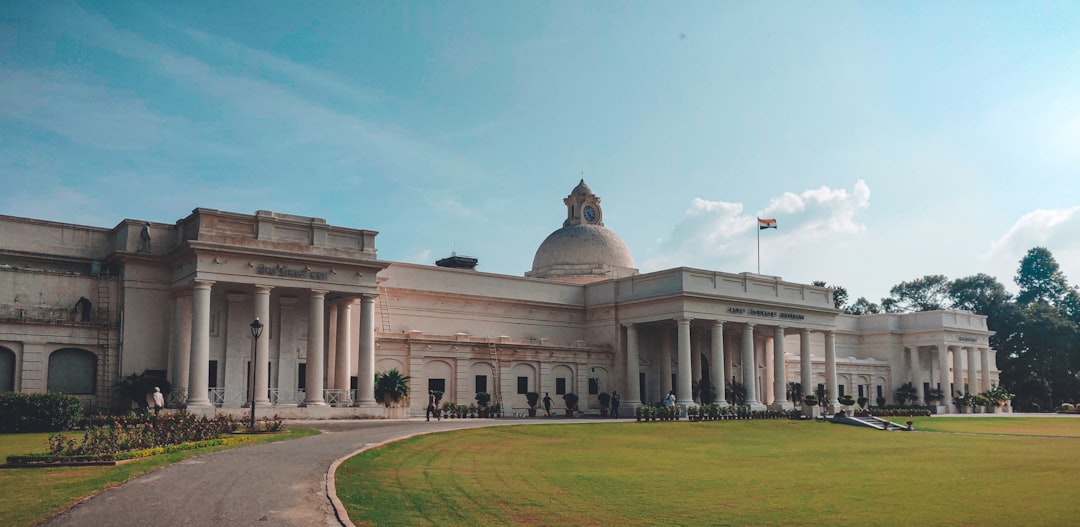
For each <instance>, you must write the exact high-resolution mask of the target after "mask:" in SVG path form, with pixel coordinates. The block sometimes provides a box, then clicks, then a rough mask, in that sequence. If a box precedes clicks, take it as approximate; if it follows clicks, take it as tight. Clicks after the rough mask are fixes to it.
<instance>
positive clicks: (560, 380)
mask: <svg viewBox="0 0 1080 527" xmlns="http://www.w3.org/2000/svg"><path fill="white" fill-rule="evenodd" d="M555 395H566V377H557V378H556V379H555Z"/></svg>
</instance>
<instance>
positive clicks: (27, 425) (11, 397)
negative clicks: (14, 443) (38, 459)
mask: <svg viewBox="0 0 1080 527" xmlns="http://www.w3.org/2000/svg"><path fill="white" fill-rule="evenodd" d="M81 415H82V401H80V400H79V398H78V397H73V396H71V395H64V394H62V393H32V394H28V393H16V392H6V393H0V433H4V434H10V433H14V432H59V431H61V430H70V429H72V428H74V427H75V425H77V424H79V419H80V417H81Z"/></svg>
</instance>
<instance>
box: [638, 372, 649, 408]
mask: <svg viewBox="0 0 1080 527" xmlns="http://www.w3.org/2000/svg"><path fill="white" fill-rule="evenodd" d="M648 380H649V378H648V377H647V376H646V375H645V372H643V371H640V372H638V400H639V401H642V402H644V401H648V400H649V398H648V397H646V396H645V394H646V393H649V392H648V387H649V385H648V383H647V381H648Z"/></svg>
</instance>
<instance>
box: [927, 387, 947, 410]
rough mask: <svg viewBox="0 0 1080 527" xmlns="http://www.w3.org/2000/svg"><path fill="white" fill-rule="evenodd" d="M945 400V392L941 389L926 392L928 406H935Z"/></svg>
mask: <svg viewBox="0 0 1080 527" xmlns="http://www.w3.org/2000/svg"><path fill="white" fill-rule="evenodd" d="M944 398H945V392H943V391H941V388H930V389H929V390H926V404H928V405H931V406H934V405H936V404H938V403H939V402H941V400H942V399H944Z"/></svg>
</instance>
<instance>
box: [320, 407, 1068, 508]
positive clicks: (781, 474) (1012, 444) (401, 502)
mask: <svg viewBox="0 0 1080 527" xmlns="http://www.w3.org/2000/svg"><path fill="white" fill-rule="evenodd" d="M1065 421H1068V422H1073V421H1071V420H1065ZM1074 423H1075V424H1073V425H1072V426H1074V427H1075V428H1074V430H1076V431H1080V420H1077V421H1075V422H1074ZM1042 424H1043V423H1042V422H1041V420H1036V422H1034V423H1033V425H1034V429H1039V430H1041V429H1042ZM1052 426H1058V425H1052ZM1062 426H1067V425H1062ZM916 427H917V428H918V427H919V425H916ZM1078 446H1080V442H1077V440H1075V439H1069V438H1043V437H1020V436H1013V437H1008V436H1004V437H1003V436H993V435H967V434H939V433H934V434H930V433H917V432H916V433H908V432H881V431H876V430H871V429H867V428H858V427H852V426H844V425H833V424H827V423H820V422H796V421H784V420H778V421H733V422H732V421H728V422H713V423H688V422H677V423H619V424H583V425H555V426H519V427H496V428H488V429H474V430H462V431H457V432H451V433H444V434H433V435H427V436H422V437H417V438H413V439H410V440H407V441H403V442H400V443H396V444H393V445H390V446H388V447H386V448H381V449H377V450H373V451H369V452H366V453H364V454H361V455H359V456H357V457H355V458H353V459H351V460H349V461H347V462H346V463H344V464H342V466H341V468H340V469H339V470H338V473H337V487H338V496H339V497H340V498H341V500H342V501H343V502H344V503H345V505H346V507H347V509H348V510H349V516H350V518H352V520H353V521H356V522H358V523H359V524H362V525H472V526H482V525H814V526H817V525H905V526H909V525H972V526H975V525H979V526H981V525H1072V524H1074V523H1075V521H1076V517H1077V516H1078V515H1080V501H1077V500H1076V498H1075V489H1077V488H1080V456H1074V455H1072V454H1071V452H1072V451H1074V450H1075V449H1076V448H1077V447H1078Z"/></svg>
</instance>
